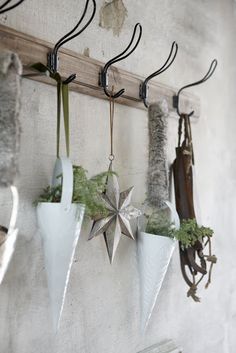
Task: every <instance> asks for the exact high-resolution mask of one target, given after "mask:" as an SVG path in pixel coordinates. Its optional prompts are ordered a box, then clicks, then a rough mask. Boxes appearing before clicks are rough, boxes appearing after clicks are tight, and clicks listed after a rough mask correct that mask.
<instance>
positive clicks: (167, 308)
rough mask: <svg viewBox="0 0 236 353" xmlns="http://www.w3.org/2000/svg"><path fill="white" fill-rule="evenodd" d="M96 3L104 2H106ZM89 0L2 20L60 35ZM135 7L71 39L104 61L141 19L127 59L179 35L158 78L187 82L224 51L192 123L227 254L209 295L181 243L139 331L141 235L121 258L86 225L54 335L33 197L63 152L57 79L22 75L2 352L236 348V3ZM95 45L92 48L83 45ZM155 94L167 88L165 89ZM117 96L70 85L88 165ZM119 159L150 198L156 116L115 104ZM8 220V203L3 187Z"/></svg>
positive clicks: (160, 51) (209, 208)
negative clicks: (119, 25) (51, 82)
mask: <svg viewBox="0 0 236 353" xmlns="http://www.w3.org/2000/svg"><path fill="white" fill-rule="evenodd" d="M97 3H98V8H99V9H100V8H101V6H102V5H103V4H104V3H103V1H101V0H98V1H97ZM83 4H84V1H77V0H70V1H64V2H60V4H59V2H58V1H56V0H51V1H46V0H42V1H36V0H27V1H25V3H24V4H23V5H22V6H21V7H19V8H18V9H16V10H15V11H14V12H11V13H9V15H8V16H7V17H6V16H2V17H1V23H5V24H6V25H9V26H11V27H13V28H16V29H18V30H20V31H23V32H26V33H29V34H32V35H34V36H37V37H40V38H42V39H46V40H49V41H52V42H55V41H56V40H57V39H58V38H59V37H60V36H62V35H63V34H64V33H65V32H66V31H67V30H69V29H70V28H71V26H72V24H73V23H75V22H76V19H77V15H79V14H80V13H81V11H82V6H83ZM124 5H125V6H126V8H127V11H128V16H127V18H126V20H125V22H124V25H123V29H122V30H121V33H120V36H119V37H118V36H113V32H112V31H107V30H106V29H103V28H101V27H99V11H98V12H97V15H96V18H95V20H94V22H93V23H92V25H91V26H90V27H89V29H88V30H87V31H86V32H84V33H83V34H82V35H81V36H80V37H79V38H77V39H76V40H74V41H73V42H71V43H69V44H68V47H69V48H71V49H73V50H76V51H78V52H80V53H83V51H84V49H85V48H89V52H90V55H91V57H94V58H97V59H101V60H103V61H105V60H107V59H109V58H110V57H111V56H113V55H114V54H116V53H118V52H119V51H121V50H122V49H123V47H124V46H125V45H126V43H127V42H128V41H129V39H130V35H131V32H132V27H133V25H134V24H135V23H136V22H138V21H139V22H141V23H142V25H143V30H144V31H143V38H142V42H141V44H140V46H139V47H138V49H137V50H136V52H135V53H134V54H133V56H132V58H131V57H130V58H129V59H127V60H126V61H125V62H123V63H122V67H124V68H125V69H128V70H131V71H135V72H136V73H139V74H143V75H147V74H149V73H150V72H152V71H154V70H156V69H157V68H158V67H159V66H160V65H161V64H162V63H163V61H164V60H165V58H166V56H167V54H168V52H169V48H170V44H171V42H172V41H173V40H176V41H177V42H178V43H179V48H180V49H179V54H178V57H177V59H176V62H175V63H174V65H173V66H172V67H171V68H170V69H169V70H168V72H167V73H165V74H164V75H162V76H160V77H159V79H160V81H162V82H164V83H167V84H170V85H174V86H181V85H182V84H185V83H188V82H192V81H194V80H196V79H198V78H200V77H201V76H202V75H203V74H204V73H205V72H206V70H207V69H208V65H209V63H210V60H211V59H212V58H214V57H217V58H218V60H219V66H218V68H217V71H216V73H215V75H214V77H213V78H212V79H211V80H210V81H208V82H207V83H206V84H205V85H202V86H201V87H196V88H194V89H193V91H194V92H195V93H196V94H198V95H199V96H200V98H201V106H202V114H201V118H200V119H199V121H197V123H194V125H193V138H194V147H195V156H196V167H197V177H198V189H199V195H200V205H201V213H202V221H203V223H205V224H208V225H210V226H211V227H213V228H214V229H215V241H214V248H215V250H214V251H215V253H216V254H217V255H218V258H219V263H218V265H217V266H216V268H215V270H214V281H213V283H212V286H211V287H210V288H209V290H208V291H205V289H201V291H200V295H201V296H202V303H201V304H196V303H194V302H192V301H191V300H189V299H187V298H186V286H185V283H184V281H183V279H182V277H181V273H180V268H179V258H178V252H177V250H176V252H175V254H174V257H173V260H172V262H171V265H170V268H169V271H168V274H167V277H166V280H165V283H164V285H163V288H162V290H161V293H160V296H159V299H158V305H157V306H156V307H155V309H154V312H153V316H152V319H151V322H150V326H149V329H148V331H147V333H146V335H145V336H141V335H140V332H139V297H138V280H137V278H138V277H137V269H136V263H135V251H136V250H135V242H132V241H130V240H129V239H127V238H125V237H124V238H123V239H122V241H121V242H120V245H119V249H118V252H117V255H116V259H115V262H114V265H113V266H110V265H109V262H108V258H107V254H106V250H105V245H104V241H103V239H102V237H98V238H97V239H94V240H93V241H91V242H87V237H88V231H89V226H90V225H87V226H86V225H85V226H84V230H83V233H82V235H81V238H80V240H79V244H78V248H77V250H76V256H75V262H74V264H73V268H72V274H71V278H70V283H69V290H68V296H67V299H66V303H65V310H64V313H63V318H62V324H61V330H60V332H59V334H58V335H57V337H54V336H53V334H52V326H51V321H50V312H49V303H48V292H47V284H46V275H45V268H44V262H43V253H42V246H41V241H40V237H39V234H38V233H37V228H36V218H35V210H34V208H33V207H32V202H33V200H34V199H35V198H36V197H37V195H38V194H39V192H40V190H41V189H42V187H43V186H45V185H46V183H48V182H49V181H50V177H51V172H52V166H53V162H54V159H55V123H56V118H55V111H54V110H55V103H56V101H55V89H54V88H53V87H50V86H46V85H43V84H39V83H34V82H30V81H27V80H24V81H23V82H22V111H21V124H22V139H21V155H20V176H19V178H18V180H17V185H18V187H19V190H20V198H21V207H20V215H19V219H18V226H19V229H20V234H19V240H18V242H17V247H16V253H15V256H14V258H13V261H12V263H11V265H10V268H9V271H8V273H7V276H6V278H5V280H4V283H3V284H2V286H1V288H0V352H1V353H136V352H138V351H139V350H141V349H143V348H145V347H147V346H150V345H151V344H154V343H156V342H161V341H162V340H165V339H169V338H172V339H174V340H175V341H176V342H177V343H178V344H179V345H181V346H183V348H184V352H185V353H203V352H210V353H235V352H236V338H235V337H236V336H235V327H236V299H235V297H236V282H235V277H236V264H235V260H234V257H235V256H234V253H235V248H236V234H235V233H236V217H235V216H236V215H235V209H236V160H235V156H236V143H235V131H236V119H235V104H234V103H235V95H236V90H235V78H236V77H235V76H236V72H235V52H234V50H233V46H234V38H235V28H234V16H235V12H234V3H233V1H230V0H225V1H221V0H208V1H206V0H199V1H194V0H188V1H187V0H166V1H160V0H158V1H157V0H149V1H141V0H138V1H135V0H129V1H128V0H124ZM86 50H87V52H88V49H86ZM157 98H158V97H157ZM108 109H109V108H108V103H107V102H105V101H100V100H97V99H95V98H91V97H88V96H83V95H79V94H75V93H71V127H72V128H71V132H72V136H71V152H72V153H71V155H72V159H73V161H74V162H76V163H80V164H82V165H83V166H84V167H85V168H86V169H88V171H89V173H90V174H91V175H92V174H95V173H97V172H99V171H103V170H105V169H106V168H107V165H108V163H107V157H106V156H107V155H108V152H109V150H108V148H109V147H108V146H109V138H108ZM169 130H170V134H169V136H170V140H169V143H170V149H172V151H171V152H170V159H171V158H173V153H174V146H175V143H176V131H177V119H176V118H175V117H173V118H171V119H170V126H169ZM115 152H116V164H115V166H116V169H117V171H118V173H119V175H120V184H121V187H122V188H126V187H128V186H130V185H134V186H135V193H134V202H135V203H139V202H141V201H143V199H144V196H145V173H146V167H147V114H146V112H145V111H140V110H136V109H133V108H128V107H125V106H118V105H117V106H116V118H115ZM0 207H1V212H0V222H1V223H4V222H6V217H8V215H9V210H10V203H9V194H8V192H7V191H4V190H1V193H0Z"/></svg>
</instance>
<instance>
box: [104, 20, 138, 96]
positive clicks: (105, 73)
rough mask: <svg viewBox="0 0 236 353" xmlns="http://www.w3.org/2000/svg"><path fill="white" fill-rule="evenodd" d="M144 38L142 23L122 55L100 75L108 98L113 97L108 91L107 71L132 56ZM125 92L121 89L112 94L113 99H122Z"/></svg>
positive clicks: (115, 58)
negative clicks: (137, 33)
mask: <svg viewBox="0 0 236 353" xmlns="http://www.w3.org/2000/svg"><path fill="white" fill-rule="evenodd" d="M138 29H139V35H138V38H137V40H136V42H135V45H134V46H133V48H132V49H130V48H131V47H132V44H133V42H134V38H135V36H136V32H137V30H138ZM141 37H142V26H141V24H140V23H136V25H135V27H134V30H133V35H132V38H131V40H130V42H129V44H128V46H127V47H126V48H125V50H123V51H122V52H121V53H120V54H118V55H116V56H115V57H114V58H112V59H111V60H109V61H108V62H107V63H106V64H105V65H104V67H103V69H102V71H101V73H100V84H101V86H102V87H103V89H104V92H105V94H106V95H107V96H108V97H111V92H110V91H109V90H108V77H107V71H108V69H109V67H110V66H111V65H114V64H115V63H117V62H119V61H121V60H124V59H126V58H127V57H128V56H130V55H131V54H132V53H133V52H134V51H135V49H136V48H137V46H138V44H139V42H140V39H141ZM124 92H125V89H124V88H123V89H121V90H119V91H118V92H117V93H115V94H112V98H114V99H115V98H118V97H120V96H121V95H122V94H123V93H124Z"/></svg>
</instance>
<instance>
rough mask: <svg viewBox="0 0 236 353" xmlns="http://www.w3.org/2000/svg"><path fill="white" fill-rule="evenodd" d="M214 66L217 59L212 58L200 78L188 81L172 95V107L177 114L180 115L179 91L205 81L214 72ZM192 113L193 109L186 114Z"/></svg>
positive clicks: (190, 114)
mask: <svg viewBox="0 0 236 353" xmlns="http://www.w3.org/2000/svg"><path fill="white" fill-rule="evenodd" d="M216 66H217V60H216V59H214V60H212V62H211V65H210V67H209V70H208V71H207V73H206V75H205V76H204V77H203V78H202V79H201V80H199V81H196V82H193V83H190V84H188V85H186V86H183V87H182V88H180V89H179V91H178V93H177V94H176V95H175V96H173V107H174V108H176V111H177V114H178V115H179V116H180V115H181V113H180V110H179V96H180V93H181V92H182V91H183V90H184V89H186V88H189V87H193V86H197V85H200V84H201V83H203V82H206V81H207V80H208V79H209V78H210V77H211V76H212V75H213V73H214V72H215V69H216ZM193 114H194V110H193V111H192V112H191V113H189V114H188V116H189V117H190V116H192V115H193Z"/></svg>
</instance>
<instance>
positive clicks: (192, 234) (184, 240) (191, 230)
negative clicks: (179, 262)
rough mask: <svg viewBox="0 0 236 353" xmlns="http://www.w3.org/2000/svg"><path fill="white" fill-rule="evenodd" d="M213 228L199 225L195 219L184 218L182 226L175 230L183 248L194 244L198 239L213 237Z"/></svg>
mask: <svg viewBox="0 0 236 353" xmlns="http://www.w3.org/2000/svg"><path fill="white" fill-rule="evenodd" d="M213 233H214V232H213V230H212V229H211V228H209V227H204V226H201V227H199V226H198V224H197V222H196V220H195V219H184V220H182V221H181V225H180V228H179V229H178V230H175V238H176V239H177V240H178V241H179V242H180V244H181V247H182V248H183V249H185V248H188V247H190V246H193V245H194V244H195V243H196V241H198V240H199V241H202V240H203V238H204V237H212V236H213Z"/></svg>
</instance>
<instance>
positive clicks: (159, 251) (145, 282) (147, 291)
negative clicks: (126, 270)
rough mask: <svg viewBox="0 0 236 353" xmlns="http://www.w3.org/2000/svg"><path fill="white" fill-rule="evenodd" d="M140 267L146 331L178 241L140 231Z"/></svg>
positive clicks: (172, 209)
mask: <svg viewBox="0 0 236 353" xmlns="http://www.w3.org/2000/svg"><path fill="white" fill-rule="evenodd" d="M166 203H167V205H168V207H170V208H171V211H172V215H173V218H174V223H175V227H176V228H178V227H179V219H178V215H177V213H176V211H175V209H174V208H173V206H172V205H171V204H170V203H169V202H166ZM137 243H138V245H137V256H138V268H139V277H140V300H141V330H142V332H144V331H145V329H146V328H147V325H148V323H149V319H150V317H151V315H152V311H153V309H154V306H155V303H156V300H157V296H158V294H159V292H160V289H161V286H162V283H163V280H164V278H165V275H166V272H167V269H168V266H169V263H170V260H171V257H172V255H173V252H174V249H175V245H176V241H175V240H174V239H171V238H169V237H166V236H161V235H155V234H149V233H146V232H142V231H140V230H139V231H138V242H137Z"/></svg>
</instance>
